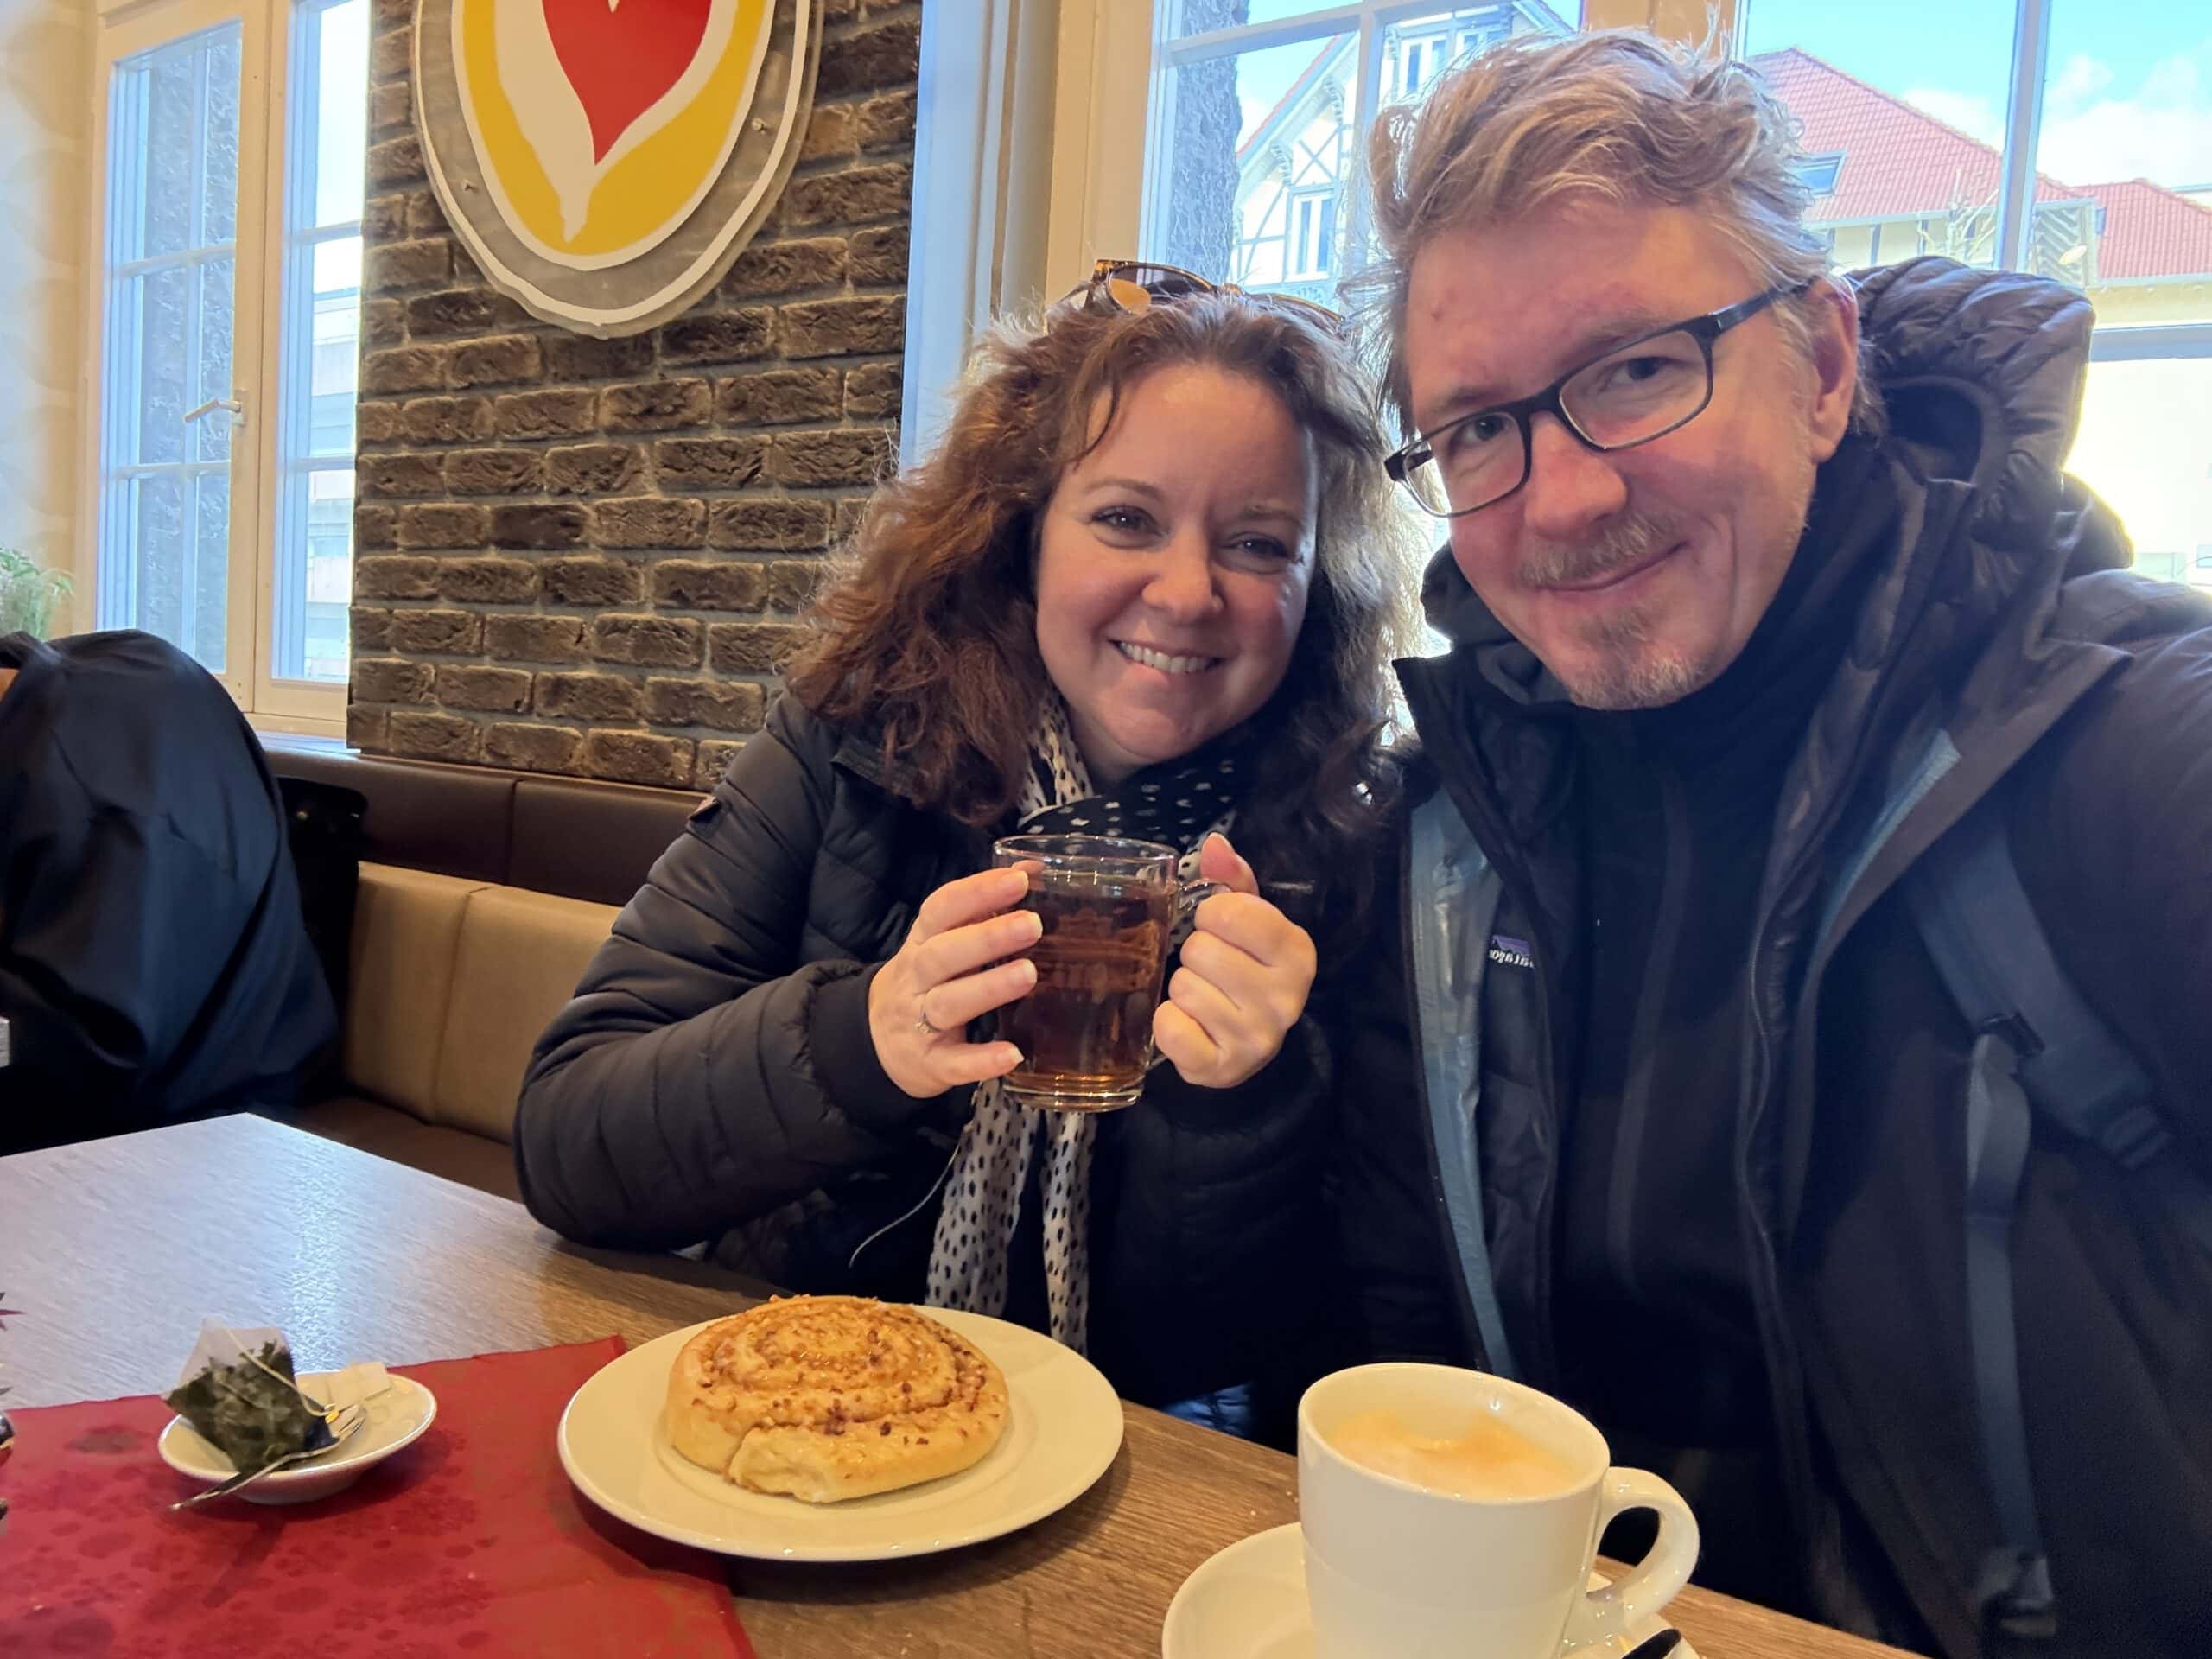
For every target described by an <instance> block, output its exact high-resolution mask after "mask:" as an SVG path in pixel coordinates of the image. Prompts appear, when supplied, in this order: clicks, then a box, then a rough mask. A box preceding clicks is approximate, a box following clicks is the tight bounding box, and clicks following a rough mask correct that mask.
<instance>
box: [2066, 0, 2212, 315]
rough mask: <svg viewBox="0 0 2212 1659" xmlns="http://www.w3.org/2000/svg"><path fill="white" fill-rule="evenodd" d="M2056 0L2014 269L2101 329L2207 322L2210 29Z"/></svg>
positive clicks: (2211, 194)
mask: <svg viewBox="0 0 2212 1659" xmlns="http://www.w3.org/2000/svg"><path fill="white" fill-rule="evenodd" d="M2188 10H2189V9H2188V8H2183V9H2181V10H2177V11H2173V12H2162V11H2159V10H2145V11H2143V12H2141V13H2140V14H2134V13H2131V14H2130V15H2129V18H2128V22H2127V23H2126V27H2115V26H2114V23H2113V14H2112V12H2111V11H2110V10H2108V9H2106V8H2101V7H2093V6H2090V5H2087V4H2084V3H2082V0H2056V4H2055V5H2054V6H2053V9H2052V11H2051V22H2050V57H2049V66H2050V67H2049V70H2048V79H2046V80H2045V82H2044V105H2043V121H2042V124H2041V128H2040V131H2039V135H2038V137H2037V149H2036V169H2037V176H2036V200H2035V213H2034V216H2033V218H2032V219H2031V221H2030V225H2031V234H2030V238H2029V245H2028V249H2027V255H2026V258H2025V259H2024V262H2023V263H2024V264H2025V265H2026V266H2027V267H2028V269H2030V270H2037V271H2040V272H2042V273H2043V274H2044V275H2045V276H2049V277H2057V278H2058V279H2059V280H2060V281H2061V282H2064V283H2072V284H2073V285H2074V286H2075V287H2077V288H2082V289H2087V290H2088V295H2089V297H2090V298H2091V299H2092V300H2093V301H2094V302H2095V303H2096V308H2097V322H2098V324H2099V326H2100V327H2109V326H2112V325H2113V324H2131V323H2147V322H2208V321H2212V28H2208V27H2207V26H2206V25H2205V24H2204V22H2203V21H2202V14H2201V13H2200V14H2199V15H2198V17H2197V19H2196V21H2194V22H2187V21H2184V19H2185V18H2186V17H2187V15H2188Z"/></svg>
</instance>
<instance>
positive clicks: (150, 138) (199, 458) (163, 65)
mask: <svg viewBox="0 0 2212 1659" xmlns="http://www.w3.org/2000/svg"><path fill="white" fill-rule="evenodd" d="M240 41H241V30H240V28H239V25H238V24H236V23H232V24H229V25H227V26H226V27H224V28H222V29H213V30H211V31H209V32H207V33H206V34H202V35H192V36H190V37H188V38H187V39H185V40H181V41H175V42H172V43H171V44H169V45H167V46H163V47H161V48H157V49H156V50H155V51H152V52H149V53H144V54H141V55H139V56H137V57H135V58H130V59H125V60H123V61H122V62H120V63H118V65H117V66H116V67H115V72H114V80H113V82H112V97H111V119H110V124H109V149H108V175H107V222H108V224H109V225H110V226H111V227H112V230H113V233H114V236H113V242H112V244H111V246H110V248H109V250H108V254H107V278H106V280H107V284H108V296H109V297H108V304H107V307H106V317H107V333H106V338H105V340H104V342H103V346H102V376H103V379H102V385H101V387H100V399H101V407H102V410H103V420H102V423H101V425H102V430H103V431H104V432H105V433H107V434H110V435H111V438H110V441H109V442H108V444H107V447H106V448H104V450H103V452H102V454H101V457H100V468H101V480H102V486H103V487H102V489H101V492H100V499H101V501H102V502H103V503H104V504H105V507H104V510H105V512H106V513H107V514H108V515H109V516H108V518H106V519H105V521H104V522H103V524H102V526H101V536H102V541H101V561H102V562H101V566H100V571H99V605H98V607H97V610H98V616H99V623H100V625H101V626H110V627H140V628H144V629H146V630H148V631H149V632H153V633H157V634H159V635H161V636H162V638H163V639H168V640H169V641H170V642H171V643H172V644H174V645H177V646H179V647H180V648H181V649H182V650H184V651H187V652H191V653H192V654H193V655H194V657H196V658H199V660H200V662H201V663H202V664H205V665H206V666H207V668H209V669H211V670H213V671H215V672H217V673H220V672H222V671H223V667H224V662H225V656H226V652H225V636H226V632H227V631H228V621H227V615H226V606H227V603H228V598H229V576H230V522H231V516H230V481H229V476H228V467H229V458H230V452H231V443H232V433H233V430H234V429H233V426H232V420H231V417H230V416H229V414H228V413H227V412H226V411H225V410H213V411H211V412H210V413H209V414H207V416H203V417H202V418H201V419H200V420H199V421H197V422H195V423H193V424H191V425H190V426H188V425H186V423H185V419H184V417H185V416H186V415H187V414H188V412H189V411H190V410H193V409H194V408H197V407H198V406H199V405H200V404H204V403H206V402H207V401H208V400H209V399H211V398H219V397H223V398H226V397H229V396H230V395H231V392H232V385H233V374H232V350H233V347H234V345H235V340H234V334H235V312H236V293H235V287H236V277H237V259H236V257H235V254H234V251H233V247H232V244H233V241H234V238H235V237H236V235H237V231H238V120H239V63H240Z"/></svg>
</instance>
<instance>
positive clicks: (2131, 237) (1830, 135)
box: [1749, 47, 2212, 282]
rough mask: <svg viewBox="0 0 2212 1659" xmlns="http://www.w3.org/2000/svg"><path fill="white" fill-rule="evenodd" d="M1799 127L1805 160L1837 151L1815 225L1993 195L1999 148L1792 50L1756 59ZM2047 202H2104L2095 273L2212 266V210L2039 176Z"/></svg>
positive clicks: (2176, 198) (2158, 272) (2130, 188)
mask: <svg viewBox="0 0 2212 1659" xmlns="http://www.w3.org/2000/svg"><path fill="white" fill-rule="evenodd" d="M1749 61H1750V63H1751V67H1753V68H1755V69H1757V70H1758V72H1759V73H1761V74H1762V75H1764V77H1765V78H1766V81H1767V84H1768V85H1769V86H1771V87H1773V89H1774V91H1775V92H1776V93H1777V95H1778V96H1779V97H1780V98H1781V99H1782V101H1783V103H1785V104H1787V105H1789V111H1790V113H1791V114H1793V115H1795V116H1796V118H1797V119H1798V121H1799V122H1800V124H1802V126H1803V129H1804V135H1803V143H1804V147H1805V153H1806V154H1807V155H1808V156H1833V155H1839V154H1840V155H1841V156H1842V157H1843V165H1842V168H1840V171H1839V172H1838V174H1837V175H1836V183H1835V189H1834V192H1833V193H1832V194H1829V195H1827V196H1823V197H1821V199H1819V200H1816V201H1815V202H1814V203H1813V205H1812V207H1811V208H1810V210H1809V211H1808V213H1807V214H1806V218H1807V219H1808V220H1810V221H1811V222H1812V223H1814V224H1816V225H1818V224H1852V223H1860V222H1864V221H1866V220H1868V219H1898V218H1904V217H1907V216H1910V215H1914V214H1921V213H1928V214H1936V213H1946V212H1948V211H1949V210H1950V209H1951V208H1953V207H1963V206H1986V205H1988V204H1991V203H1993V202H1995V200H1997V189H1998V175H1999V168H2000V166H2001V159H2000V157H1999V155H1998V152H1997V151H1996V150H1995V149H1992V148H1991V147H1990V146H1989V145H1987V144H1985V143H1982V142H1981V141H1980V140H1979V139H1977V138H1971V137H1967V135H1966V134H1965V133H1963V132H1961V131H1960V130H1958V129H1957V128H1955V127H1952V126H1948V125H1946V124H1944V123H1943V122H1941V121H1939V120H1937V119H1936V118H1935V117H1934V116H1932V115H1929V114H1928V113H1927V112H1926V111H1923V110H1918V109H1916V108H1914V107H1913V106H1912V105H1910V104H1907V103H1906V102H1904V100H1903V99H1898V98H1896V97H1893V96H1892V95H1891V94H1890V93H1888V92H1883V91H1882V90H1881V89H1880V88H1879V87H1877V86H1868V85H1867V84H1866V82H1865V81H1863V80H1860V79H1858V78H1857V77H1856V76H1854V75H1849V74H1847V73H1844V72H1843V71H1842V70H1840V69H1839V68H1837V67H1835V66H1834V64H1831V63H1828V62H1826V61H1824V60H1821V59H1819V58H1816V57H1814V56H1813V55H1812V54H1809V53H1807V52H1802V51H1800V50H1798V49H1797V48H1796V47H1791V48H1789V49H1788V50H1786V51H1782V52H1764V53H1761V54H1759V55H1758V56H1757V57H1754V58H1752V59H1751V60H1749ZM2036 190H2037V194H2039V195H2041V196H2043V197H2044V198H2045V199H2047V200H2076V201H2078V200H2081V199H2082V198H2083V197H2085V196H2087V197H2093V198H2094V199H2095V200H2096V201H2097V203H2098V205H2099V206H2100V207H2103V208H2104V209H2105V225H2104V233H2103V235H2102V236H2101V238H2099V240H2098V243H2097V271H2096V274H2097V276H2098V277H2099V278H2100V279H2101V280H2102V281H2106V282H2114V281H2120V280H2122V279H2125V278H2128V277H2176V276H2196V275H2199V274H2202V273H2212V208H2206V207H2199V206H2198V205H2197V204H2196V203H2195V202H2193V201H2190V200H2189V199H2188V198H2186V197H2184V196H2180V195H2177V194H2174V193H2173V192H2172V191H2171V190H2168V189H2165V188H2163V187H2161V186H2158V185H2155V184H2152V183H2151V182H2150V181H2147V180H2144V179H2135V180H2131V181H2126V182H2123V183H2115V184H2092V185H2086V186H2076V185H2067V184H2062V183H2060V182H2059V181H2057V180H2056V179H2053V178H2050V177H2049V176H2048V175H2044V174H2041V173H2038V174H2037V175H2036Z"/></svg>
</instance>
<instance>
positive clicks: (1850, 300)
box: [1806, 277, 1859, 462]
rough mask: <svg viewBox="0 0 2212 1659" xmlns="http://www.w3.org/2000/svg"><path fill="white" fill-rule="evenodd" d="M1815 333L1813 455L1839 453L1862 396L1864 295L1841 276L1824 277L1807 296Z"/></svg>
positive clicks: (1809, 320)
mask: <svg viewBox="0 0 2212 1659" xmlns="http://www.w3.org/2000/svg"><path fill="white" fill-rule="evenodd" d="M1806 297H1807V298H1808V300H1809V301H1810V302H1811V304H1810V307H1809V315H1808V316H1807V318H1806V321H1807V323H1808V325H1809V326H1810V328H1811V331H1812V340H1811V341H1810V345H1811V348H1812V350H1811V356H1812V364H1813V376H1814V378H1813V411H1812V414H1813V419H1812V428H1813V459H1814V461H1815V462H1819V461H1826V460H1827V458H1828V457H1829V456H1830V455H1833V454H1835V452H1836V446H1837V445H1838V444H1840V443H1841V442H1843V435H1844V434H1845V433H1846V432H1847V431H1848V430H1849V429H1850V427H1851V411H1852V409H1853V406H1854V405H1855V404H1857V402H1858V398H1859V296H1858V295H1857V294H1856V293H1855V292H1853V289H1852V286H1851V284H1850V283H1847V282H1845V281H1844V280H1843V279H1842V278H1841V277H1821V278H1820V279H1819V281H1817V282H1816V283H1814V285H1813V289H1812V292H1811V293H1810V294H1809V295H1808V296H1806Z"/></svg>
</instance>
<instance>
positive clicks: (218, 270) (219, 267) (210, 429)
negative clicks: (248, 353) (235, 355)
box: [191, 257, 237, 461]
mask: <svg viewBox="0 0 2212 1659" xmlns="http://www.w3.org/2000/svg"><path fill="white" fill-rule="evenodd" d="M236 271H237V262H236V261H235V260H233V259H231V258H228V257H226V258H221V259H210V260H209V261H208V262H207V264H204V265H202V266H200V269H199V270H198V271H197V272H196V273H195V276H196V277H197V279H198V282H199V284H200V305H199V316H200V340H199V351H198V353H197V356H198V361H199V369H198V374H197V378H196V382H195V390H194V393H193V397H192V407H193V408H194V409H198V408H199V407H200V405H202V404H206V403H207V402H208V401H209V400H210V399H212V398H217V397H223V398H227V397H229V396H230V395H231V392H232V390H233V388H234V385H235V382H234V381H233V380H232V377H231V349H232V329H231V324H232V317H231V313H232V302H233V300H234V298H235V277H236ZM236 429H237V423H236V422H235V421H233V420H232V417H231V413H230V411H229V410H224V409H213V410H208V411H207V414H205V415H203V416H200V418H199V419H198V420H196V421H194V423H192V429H191V430H192V447H193V453H194V458H195V459H197V460H200V461H228V460H229V459H230V458H231V435H232V432H234V431H235V430H236Z"/></svg>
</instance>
